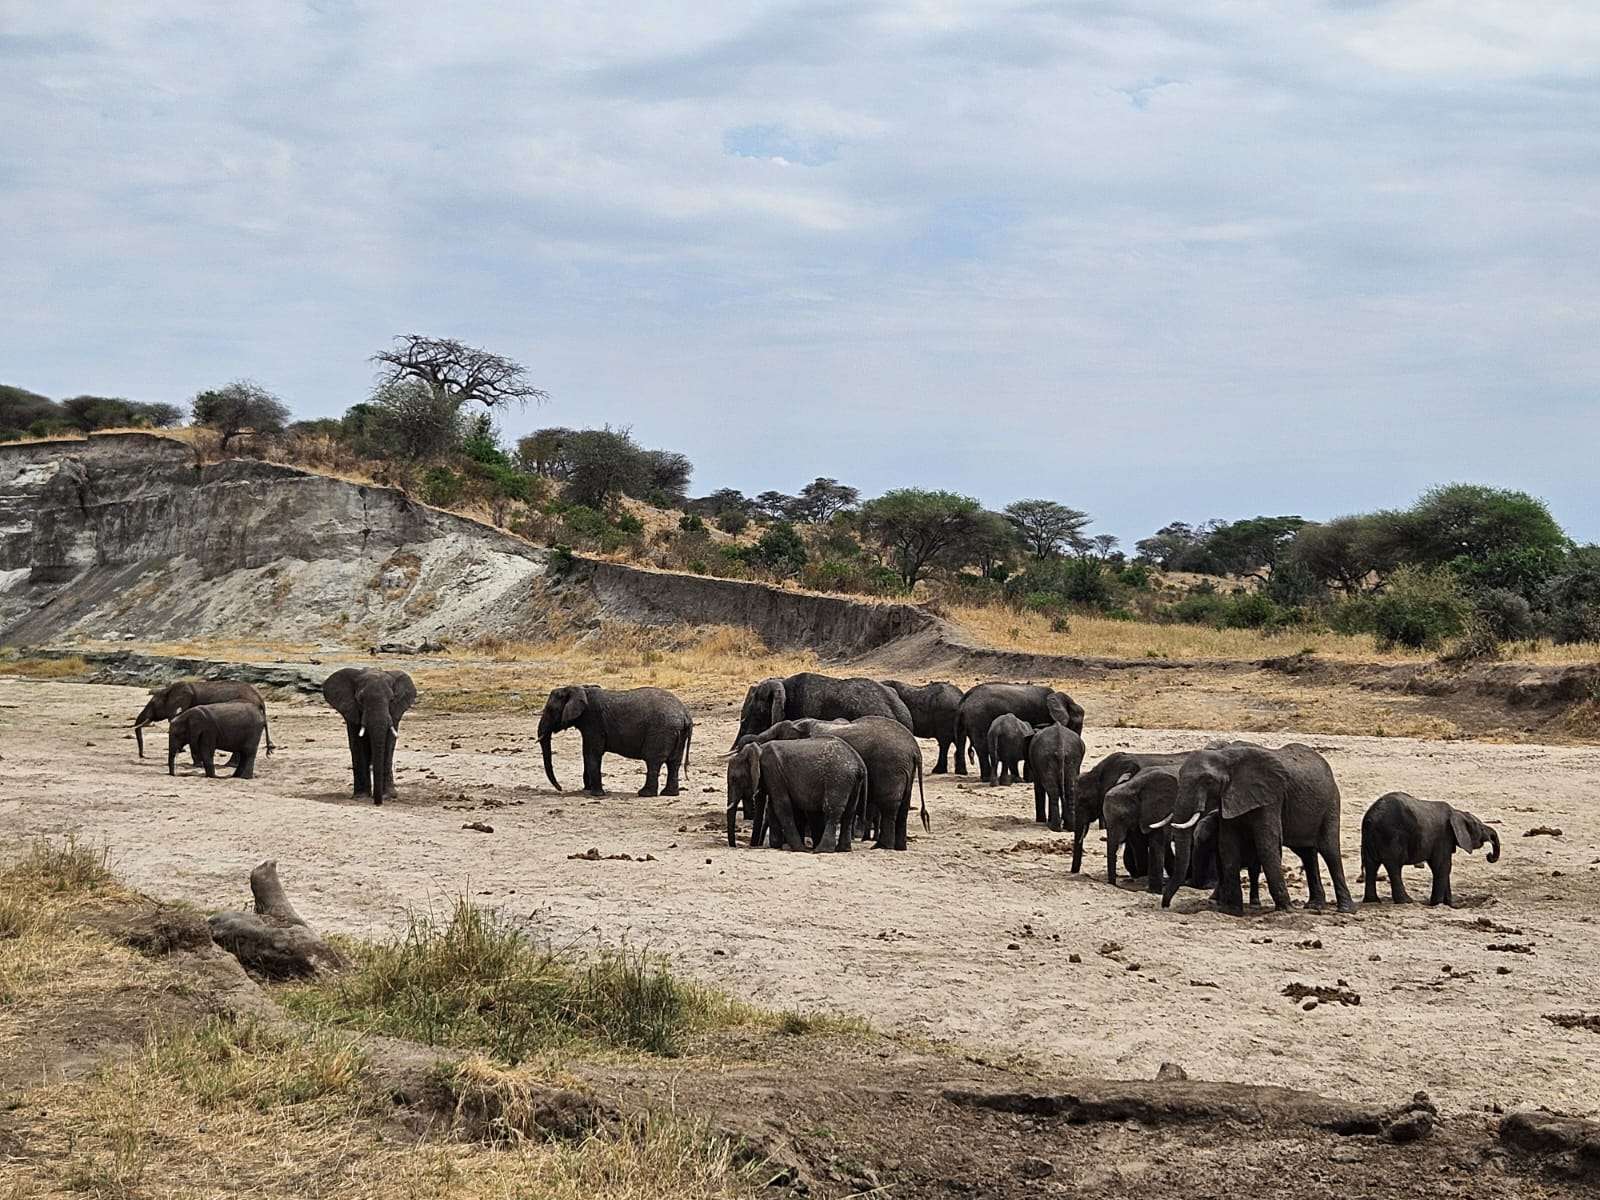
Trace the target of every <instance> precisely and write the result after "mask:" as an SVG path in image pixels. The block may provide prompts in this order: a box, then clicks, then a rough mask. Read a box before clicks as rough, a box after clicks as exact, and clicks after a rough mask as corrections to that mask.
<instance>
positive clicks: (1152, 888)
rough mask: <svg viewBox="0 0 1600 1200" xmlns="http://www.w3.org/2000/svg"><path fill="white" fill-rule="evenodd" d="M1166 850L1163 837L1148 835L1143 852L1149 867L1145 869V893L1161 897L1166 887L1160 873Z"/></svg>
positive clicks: (1131, 839)
mask: <svg viewBox="0 0 1600 1200" xmlns="http://www.w3.org/2000/svg"><path fill="white" fill-rule="evenodd" d="M1136 840H1137V839H1135V838H1130V839H1129V841H1136ZM1166 849H1167V839H1166V837H1165V836H1163V835H1162V834H1160V833H1152V834H1150V835H1149V840H1148V841H1147V842H1146V843H1145V850H1146V853H1147V855H1148V862H1149V865H1148V866H1147V867H1146V868H1145V882H1144V886H1145V891H1147V892H1151V893H1153V894H1154V895H1157V896H1159V895H1161V893H1162V891H1163V890H1164V888H1165V885H1166V880H1165V879H1164V878H1163V877H1162V876H1163V874H1164V872H1163V871H1162V862H1163V860H1164V859H1165V858H1166V856H1167V854H1166ZM1178 882H1179V883H1182V882H1183V881H1182V880H1181V879H1180V880H1179V881H1178Z"/></svg>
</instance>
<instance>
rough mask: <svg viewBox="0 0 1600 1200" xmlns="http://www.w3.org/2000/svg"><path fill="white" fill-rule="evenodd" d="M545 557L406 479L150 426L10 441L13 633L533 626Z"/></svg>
mask: <svg viewBox="0 0 1600 1200" xmlns="http://www.w3.org/2000/svg"><path fill="white" fill-rule="evenodd" d="M545 569H546V555H545V553H544V552H543V551H541V550H539V549H538V548H536V547H533V546H530V545H528V544H527V543H525V542H523V541H521V540H520V539H518V538H514V537H512V536H510V535H509V534H505V533H502V532H500V531H498V530H496V529H493V528H491V527H489V526H486V525H482V524H479V523H478V522H474V521H470V520H468V519H466V518H463V517H458V516H454V515H452V514H450V513H444V512H440V511H438V510H436V509H431V508H428V507H426V506H424V505H421V504H417V503H416V502H414V501H412V500H411V499H409V498H408V497H407V496H406V495H405V494H404V493H402V492H399V491H396V490H394V489H391V488H380V487H370V486H363V485H360V484H353V483H347V482H344V481H342V480H338V479H333V478H330V477H328V476H324V475H317V474H313V473H310V472H306V471H300V470H297V469H295V468H292V467H285V466H280V465H278V464H274V463H266V462H259V461H254V460H247V459H234V460H229V461H227V462H222V463H216V464H212V465H207V466H202V465H200V464H199V463H198V462H197V460H196V458H195V456H194V453H193V451H192V450H191V449H190V448H189V447H188V446H187V445H185V444H183V443H182V442H178V441H175V440H173V439H170V438H164V437H160V436H156V435H151V434H112V435H103V436H98V437H93V438H90V439H89V440H87V441H72V442H39V443H32V444H23V445H10V446H0V641H3V642H5V643H7V644H32V643H39V642H44V641H49V640H53V639H58V638H61V637H64V636H73V635H77V636H83V637H89V638H108V637H127V636H129V635H132V636H133V637H136V638H138V639H141V640H179V641H186V640H191V639H194V638H200V637H233V638H245V637H259V638H266V639H272V640H284V641H302V642H318V641H335V642H341V643H347V644H348V643H355V642H357V641H361V640H370V639H378V640H382V639H402V640H426V639H429V638H435V639H462V638H470V637H479V636H485V635H490V634H509V633H518V634H524V635H525V634H526V633H528V632H529V631H530V630H531V629H533V628H535V627H537V626H538V625H539V623H540V621H541V620H542V619H543V617H544V616H545V615H546V614H547V612H548V607H549V602H548V599H547V598H546V596H545V594H544V590H543V587H542V582H543V578H544V575H545Z"/></svg>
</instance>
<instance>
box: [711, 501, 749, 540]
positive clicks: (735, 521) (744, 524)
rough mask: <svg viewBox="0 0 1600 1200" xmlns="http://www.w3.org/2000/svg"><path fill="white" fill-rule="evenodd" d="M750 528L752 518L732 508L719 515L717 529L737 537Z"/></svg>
mask: <svg viewBox="0 0 1600 1200" xmlns="http://www.w3.org/2000/svg"><path fill="white" fill-rule="evenodd" d="M749 526H750V518H749V517H747V516H745V514H744V513H742V512H740V511H739V510H738V509H734V508H730V509H728V510H727V511H726V512H720V513H718V514H717V528H718V529H720V530H722V532H723V533H726V534H731V535H733V536H734V537H737V536H738V535H739V534H741V533H743V532H744V531H745V530H746V529H747V528H749Z"/></svg>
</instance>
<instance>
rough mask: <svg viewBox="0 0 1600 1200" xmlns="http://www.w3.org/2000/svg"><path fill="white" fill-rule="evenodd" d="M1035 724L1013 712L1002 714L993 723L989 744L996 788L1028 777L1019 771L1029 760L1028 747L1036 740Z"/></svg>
mask: <svg viewBox="0 0 1600 1200" xmlns="http://www.w3.org/2000/svg"><path fill="white" fill-rule="evenodd" d="M1033 733H1034V730H1033V726H1032V725H1029V724H1028V723H1027V722H1026V721H1024V720H1022V718H1020V717H1017V716H1015V715H1013V714H1011V713H1001V714H1000V715H999V716H998V717H996V718H995V719H994V720H993V721H991V722H990V723H989V735H988V738H987V740H986V744H987V746H988V750H989V763H990V768H989V769H990V775H989V777H988V778H989V783H990V784H991V785H993V786H994V787H1001V786H1002V785H1004V784H1008V783H1016V782H1018V781H1019V779H1026V778H1028V775H1027V774H1023V775H1021V776H1019V775H1018V774H1017V764H1018V763H1025V762H1027V759H1028V746H1029V744H1030V743H1031V742H1032V741H1033Z"/></svg>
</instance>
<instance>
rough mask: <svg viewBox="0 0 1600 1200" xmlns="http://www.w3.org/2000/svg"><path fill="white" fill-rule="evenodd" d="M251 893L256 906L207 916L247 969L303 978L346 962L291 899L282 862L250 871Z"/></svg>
mask: <svg viewBox="0 0 1600 1200" xmlns="http://www.w3.org/2000/svg"><path fill="white" fill-rule="evenodd" d="M250 894H251V895H252V896H254V897H255V912H248V913H247V912H220V913H213V914H212V915H211V916H210V917H209V918H208V919H207V922H206V923H207V924H208V925H209V926H210V928H211V938H212V940H213V941H215V942H216V943H217V945H219V946H221V947H222V948H223V949H224V950H226V951H228V953H229V954H232V955H233V956H234V957H235V958H237V959H238V960H239V964H240V966H242V967H244V969H245V970H247V971H249V972H251V973H252V974H254V975H262V976H265V977H266V978H268V979H302V978H306V977H308V976H314V975H321V974H323V973H324V972H327V971H337V970H340V969H341V968H343V967H344V965H345V961H344V957H343V956H342V955H341V954H340V953H339V952H338V951H337V950H335V949H334V948H333V947H332V946H330V945H328V943H327V942H325V941H323V940H322V938H321V936H320V935H318V934H317V932H316V931H315V930H313V929H312V928H311V927H310V926H309V925H307V924H306V922H305V918H304V917H302V916H301V915H300V914H299V913H297V912H295V910H294V905H292V904H290V903H289V896H288V893H287V892H285V891H284V890H283V884H282V882H281V881H280V880H279V879H278V864H277V862H275V861H273V860H271V859H268V860H267V861H266V862H264V863H262V864H261V865H260V866H259V867H257V868H256V869H255V870H254V871H251V872H250Z"/></svg>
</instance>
